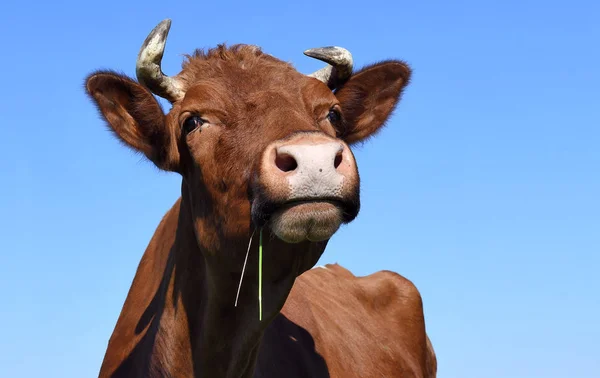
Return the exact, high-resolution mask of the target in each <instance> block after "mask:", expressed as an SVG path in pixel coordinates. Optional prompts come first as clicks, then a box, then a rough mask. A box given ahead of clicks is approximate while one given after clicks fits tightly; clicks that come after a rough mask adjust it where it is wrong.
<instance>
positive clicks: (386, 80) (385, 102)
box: [335, 60, 411, 144]
mask: <svg viewBox="0 0 600 378" xmlns="http://www.w3.org/2000/svg"><path fill="white" fill-rule="evenodd" d="M410 75H411V70H410V68H409V67H408V65H406V64H405V63H404V62H401V61H395V60H392V61H385V62H381V63H377V64H374V65H371V66H368V67H365V68H363V69H362V70H360V71H358V72H357V73H355V74H354V75H352V77H351V78H350V79H349V80H348V81H347V82H346V83H345V84H344V85H343V86H342V87H341V88H340V89H339V90H338V91H337V92H336V93H335V95H336V97H337V98H338V100H339V101H340V105H341V107H342V114H343V117H344V122H343V125H342V130H339V132H340V137H341V138H342V139H343V140H345V141H346V142H347V143H349V144H350V143H355V142H358V141H362V140H364V139H366V138H368V137H370V136H372V135H373V134H375V133H376V132H377V131H378V130H379V129H380V128H381V127H382V126H383V125H384V124H385V121H386V120H387V119H388V118H389V116H390V115H391V113H392V111H393V110H394V108H395V107H396V104H397V103H398V101H399V99H400V96H401V94H402V90H403V89H404V87H406V85H407V84H408V82H409V80H410Z"/></svg>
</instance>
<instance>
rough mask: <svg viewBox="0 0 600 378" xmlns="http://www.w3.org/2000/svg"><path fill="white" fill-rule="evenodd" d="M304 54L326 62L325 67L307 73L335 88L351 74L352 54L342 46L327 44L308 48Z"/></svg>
mask: <svg viewBox="0 0 600 378" xmlns="http://www.w3.org/2000/svg"><path fill="white" fill-rule="evenodd" d="M304 55H306V56H310V57H311V58H315V59H318V60H320V61H323V62H325V63H327V66H326V67H323V68H321V69H320V70H318V71H316V72H313V73H312V74H310V75H308V76H310V77H314V78H317V79H319V80H321V81H322V82H324V83H325V84H327V85H328V86H329V88H331V89H335V88H337V86H338V85H340V84H342V83H344V82H345V81H346V80H348V78H349V77H350V76H351V75H352V65H353V61H352V54H351V53H350V51H348V50H346V49H345V48H343V47H337V46H329V47H319V48H315V49H309V50H306V51H305V52H304Z"/></svg>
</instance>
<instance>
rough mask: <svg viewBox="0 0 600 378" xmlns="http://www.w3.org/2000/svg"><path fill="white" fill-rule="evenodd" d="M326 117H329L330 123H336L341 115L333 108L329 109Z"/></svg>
mask: <svg viewBox="0 0 600 378" xmlns="http://www.w3.org/2000/svg"><path fill="white" fill-rule="evenodd" d="M327 118H328V119H329V122H331V123H338V122H339V121H340V119H341V118H342V116H341V115H340V112H338V111H337V110H335V109H331V110H330V111H329V114H327Z"/></svg>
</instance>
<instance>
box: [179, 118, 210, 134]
mask: <svg viewBox="0 0 600 378" xmlns="http://www.w3.org/2000/svg"><path fill="white" fill-rule="evenodd" d="M204 123H205V121H204V120H203V119H202V118H200V117H199V116H191V117H188V118H187V119H186V120H185V121H183V133H184V134H189V133H191V132H192V131H194V130H196V128H198V127H200V126H202V125H203V124H204Z"/></svg>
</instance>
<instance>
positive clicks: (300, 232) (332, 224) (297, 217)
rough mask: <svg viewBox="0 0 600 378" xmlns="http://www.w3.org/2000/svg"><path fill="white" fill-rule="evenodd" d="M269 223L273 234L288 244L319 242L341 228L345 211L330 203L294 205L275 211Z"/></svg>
mask: <svg viewBox="0 0 600 378" xmlns="http://www.w3.org/2000/svg"><path fill="white" fill-rule="evenodd" d="M269 223H270V227H271V230H272V231H273V233H274V234H275V235H277V237H278V238H280V239H281V240H283V241H285V242H287V243H300V242H303V241H306V240H308V241H311V242H319V241H324V240H327V239H329V238H331V237H332V236H333V234H334V233H335V232H336V231H337V230H338V229H339V228H340V225H341V224H342V223H343V210H342V209H341V207H340V206H338V205H337V204H335V203H333V202H329V201H311V202H299V203H293V204H288V205H285V206H283V207H282V208H281V209H278V210H277V211H275V212H274V213H273V215H272V216H271V219H270V222H269Z"/></svg>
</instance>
